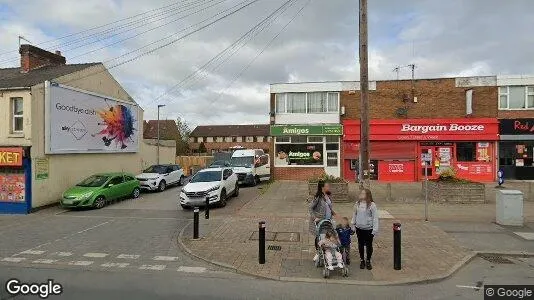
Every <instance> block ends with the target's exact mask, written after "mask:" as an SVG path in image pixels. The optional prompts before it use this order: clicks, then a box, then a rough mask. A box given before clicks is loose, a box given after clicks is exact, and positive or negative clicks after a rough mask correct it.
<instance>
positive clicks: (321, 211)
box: [309, 181, 336, 261]
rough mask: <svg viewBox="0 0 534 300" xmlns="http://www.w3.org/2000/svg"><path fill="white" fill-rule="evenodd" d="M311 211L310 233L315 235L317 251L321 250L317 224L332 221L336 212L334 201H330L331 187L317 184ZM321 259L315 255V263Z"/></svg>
mask: <svg viewBox="0 0 534 300" xmlns="http://www.w3.org/2000/svg"><path fill="white" fill-rule="evenodd" d="M309 210H310V224H309V226H310V227H309V229H310V232H311V233H312V234H313V235H315V250H318V249H319V246H318V244H319V237H318V236H317V234H316V226H317V223H318V222H319V221H321V220H332V217H333V216H335V214H336V213H335V212H334V210H333V209H332V200H331V199H330V185H329V184H328V183H325V182H324V181H319V182H318V183H317V192H316V193H315V196H314V197H313V200H312V201H311V203H310V206H309ZM318 259H319V254H317V253H316V254H315V257H314V258H313V260H314V261H316V260H318Z"/></svg>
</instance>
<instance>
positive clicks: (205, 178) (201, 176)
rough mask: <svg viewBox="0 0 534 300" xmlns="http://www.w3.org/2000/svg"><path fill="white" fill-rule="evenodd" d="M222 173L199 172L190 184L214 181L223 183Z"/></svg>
mask: <svg viewBox="0 0 534 300" xmlns="http://www.w3.org/2000/svg"><path fill="white" fill-rule="evenodd" d="M221 178H222V172H221V171H204V172H199V173H197V174H196V175H195V176H193V178H191V181H189V182H212V181H221Z"/></svg>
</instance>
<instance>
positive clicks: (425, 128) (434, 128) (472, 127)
mask: <svg viewBox="0 0 534 300" xmlns="http://www.w3.org/2000/svg"><path fill="white" fill-rule="evenodd" d="M485 129H486V127H485V126H484V125H482V124H456V123H451V124H447V125H440V124H435V125H411V124H402V129H401V132H415V133H443V132H453V133H455V132H483V131H484V130H485Z"/></svg>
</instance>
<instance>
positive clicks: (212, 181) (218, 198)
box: [180, 168, 239, 209]
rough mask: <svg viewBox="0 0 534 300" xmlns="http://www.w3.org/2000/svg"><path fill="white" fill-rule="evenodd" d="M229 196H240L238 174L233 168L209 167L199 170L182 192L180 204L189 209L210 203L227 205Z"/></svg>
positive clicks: (221, 205)
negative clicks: (207, 198) (207, 199)
mask: <svg viewBox="0 0 534 300" xmlns="http://www.w3.org/2000/svg"><path fill="white" fill-rule="evenodd" d="M229 196H234V197H237V196H239V185H238V184H237V175H236V174H235V173H234V171H233V170H232V168H208V169H203V170H200V171H198V172H197V173H196V174H195V176H193V178H191V180H190V181H189V183H188V184H187V185H186V186H184V187H183V188H182V191H181V192H180V205H181V206H182V208H184V209H187V208H191V207H193V206H205V204H206V197H209V204H210V205H211V204H217V205H218V206H220V207H224V206H226V201H227V200H228V198H229Z"/></svg>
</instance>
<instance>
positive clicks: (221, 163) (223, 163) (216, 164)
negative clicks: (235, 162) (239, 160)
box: [211, 160, 230, 167]
mask: <svg viewBox="0 0 534 300" xmlns="http://www.w3.org/2000/svg"><path fill="white" fill-rule="evenodd" d="M228 165H230V163H229V162H227V161H224V160H216V161H214V162H213V163H212V164H211V166H221V167H225V166H228Z"/></svg>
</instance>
